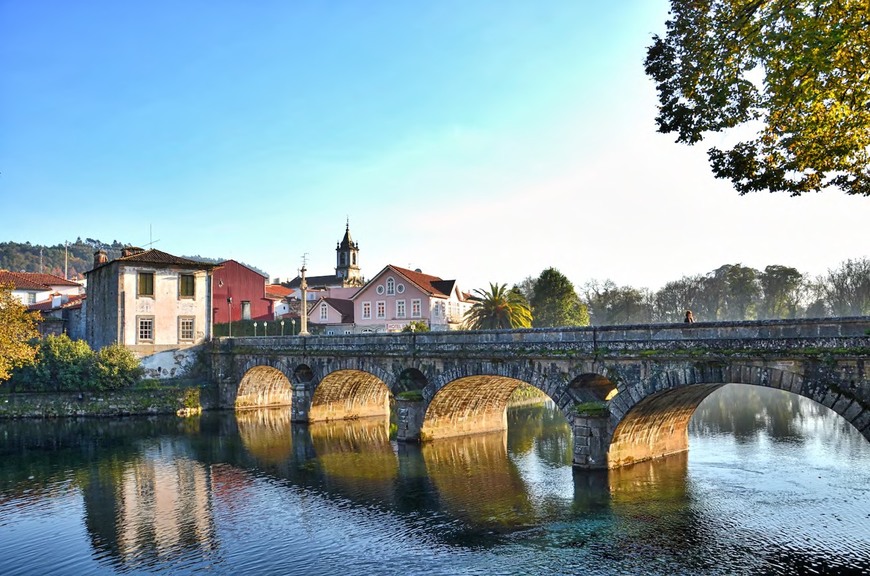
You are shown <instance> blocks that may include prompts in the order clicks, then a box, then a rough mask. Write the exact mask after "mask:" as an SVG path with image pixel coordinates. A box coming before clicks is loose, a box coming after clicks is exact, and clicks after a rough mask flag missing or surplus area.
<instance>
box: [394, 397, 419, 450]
mask: <svg viewBox="0 0 870 576" xmlns="http://www.w3.org/2000/svg"><path fill="white" fill-rule="evenodd" d="M425 415H426V403H425V402H423V401H420V400H403V399H402V398H397V399H396V420H397V425H398V430H397V431H396V440H398V441H399V442H419V441H420V431H421V430H422V429H423V417H424V416H425Z"/></svg>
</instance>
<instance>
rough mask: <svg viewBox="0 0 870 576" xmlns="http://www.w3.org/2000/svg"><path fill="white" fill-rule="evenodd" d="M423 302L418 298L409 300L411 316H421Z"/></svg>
mask: <svg viewBox="0 0 870 576" xmlns="http://www.w3.org/2000/svg"><path fill="white" fill-rule="evenodd" d="M422 304H423V302H422V301H421V300H420V299H419V298H414V299H413V300H411V318H422V317H423V307H422Z"/></svg>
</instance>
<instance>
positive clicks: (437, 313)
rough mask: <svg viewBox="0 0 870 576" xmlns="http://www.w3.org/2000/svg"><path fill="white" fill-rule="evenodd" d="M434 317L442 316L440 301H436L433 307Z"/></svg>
mask: <svg viewBox="0 0 870 576" xmlns="http://www.w3.org/2000/svg"><path fill="white" fill-rule="evenodd" d="M432 317H433V318H440V317H441V304H439V303H438V302H436V303H435V305H434V306H433V307H432Z"/></svg>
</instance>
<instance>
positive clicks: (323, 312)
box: [320, 302, 329, 320]
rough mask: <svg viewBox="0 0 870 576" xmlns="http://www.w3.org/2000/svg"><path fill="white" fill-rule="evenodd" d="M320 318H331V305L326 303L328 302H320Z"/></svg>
mask: <svg viewBox="0 0 870 576" xmlns="http://www.w3.org/2000/svg"><path fill="white" fill-rule="evenodd" d="M320 319H321V320H329V306H327V305H326V302H321V303H320Z"/></svg>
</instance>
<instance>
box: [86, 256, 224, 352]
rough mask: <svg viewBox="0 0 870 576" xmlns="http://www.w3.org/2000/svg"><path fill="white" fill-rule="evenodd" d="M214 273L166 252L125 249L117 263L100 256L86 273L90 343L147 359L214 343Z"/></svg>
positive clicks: (96, 346) (210, 268)
mask: <svg viewBox="0 0 870 576" xmlns="http://www.w3.org/2000/svg"><path fill="white" fill-rule="evenodd" d="M213 268H214V265H213V264H207V263H204V262H197V261H195V260H189V259H187V258H181V257H178V256H173V255H172V254H167V253H166V252H161V251H160V250H143V249H141V248H125V249H124V250H123V252H122V254H121V257H120V258H117V259H115V260H112V261H111V262H110V261H108V258H107V256H106V253H105V252H104V251H102V250H101V251H98V252H97V253H96V254H94V268H93V269H92V270H90V271H89V272H87V273H86V276H87V281H88V282H87V307H86V316H87V322H86V334H87V336H86V339H87V341H88V343H89V344H90V345H91V347H92V348H94V349H98V348H102V347H103V346H106V345H109V344H114V343H119V344H122V345H124V346H126V347H127V348H129V349H130V350H132V351H133V352H134V353H135V354H137V355H138V356H147V355H150V354H155V353H157V352H162V351H165V350H172V349H179V348H187V347H190V346H193V345H196V344H199V343H201V342H203V341H204V340H206V339H208V338H210V337H211V330H212V318H211V293H212V286H211V271H212V269H213Z"/></svg>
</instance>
